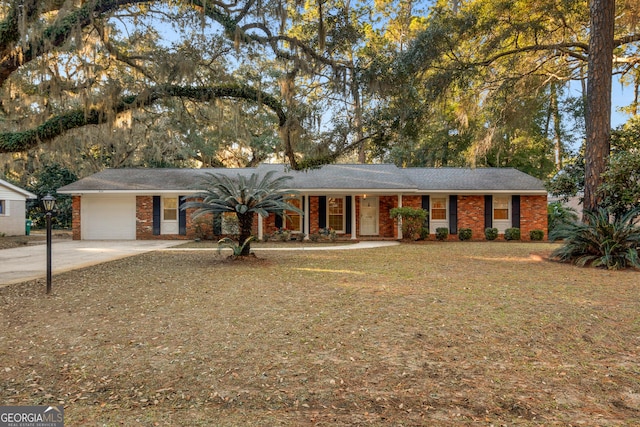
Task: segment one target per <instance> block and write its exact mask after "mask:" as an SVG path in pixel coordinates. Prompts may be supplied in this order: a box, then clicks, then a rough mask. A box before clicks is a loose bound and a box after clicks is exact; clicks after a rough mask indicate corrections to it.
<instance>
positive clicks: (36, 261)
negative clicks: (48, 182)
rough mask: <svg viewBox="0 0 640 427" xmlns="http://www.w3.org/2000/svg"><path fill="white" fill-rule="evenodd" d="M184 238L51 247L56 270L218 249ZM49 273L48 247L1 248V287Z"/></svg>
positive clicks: (61, 242)
mask: <svg viewBox="0 0 640 427" xmlns="http://www.w3.org/2000/svg"><path fill="white" fill-rule="evenodd" d="M183 243H185V241H184V240H123V241H119V240H95V241H87V240H58V241H56V240H54V242H53V245H52V247H51V267H52V270H53V271H52V273H53V274H58V273H62V272H65V271H69V270H74V269H78V268H83V267H88V266H91V265H96V264H101V263H103V262H107V261H112V260H115V259H120V258H125V257H128V256H133V255H138V254H142V253H145V252H151V251H157V250H174V251H202V250H205V251H217V250H218V249H217V248H207V249H198V248H172V246H176V245H181V244H183ZM397 244H398V242H395V241H384V242H374V241H365V242H359V243H353V244H345V245H334V246H316V245H312V244H309V245H308V246H307V245H304V246H297V247H291V248H251V249H252V251H254V250H255V251H258V252H259V251H290V250H304V251H319V250H323V251H326V250H353V249H367V248H374V247H382V246H393V245H397ZM46 275H47V247H46V245H45V244H42V245H29V246H22V247H19V248H13V249H3V250H0V286H3V285H9V284H11V283H18V282H25V281H27V280H33V279H39V278H41V277H42V278H43V277H45V276H46Z"/></svg>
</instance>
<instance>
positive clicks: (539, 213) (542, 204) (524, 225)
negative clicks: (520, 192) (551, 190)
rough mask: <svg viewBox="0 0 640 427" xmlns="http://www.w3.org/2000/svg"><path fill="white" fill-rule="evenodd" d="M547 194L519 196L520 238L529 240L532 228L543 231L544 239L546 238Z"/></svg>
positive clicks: (547, 225)
mask: <svg viewBox="0 0 640 427" xmlns="http://www.w3.org/2000/svg"><path fill="white" fill-rule="evenodd" d="M548 227H549V224H548V217H547V196H522V197H520V233H521V235H522V236H521V237H522V240H530V236H529V232H530V231H532V230H542V231H544V239H545V240H546V239H547V238H548V236H547V232H548Z"/></svg>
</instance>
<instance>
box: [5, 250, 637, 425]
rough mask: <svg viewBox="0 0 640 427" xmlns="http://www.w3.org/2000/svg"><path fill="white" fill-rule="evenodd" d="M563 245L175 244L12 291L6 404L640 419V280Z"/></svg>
mask: <svg viewBox="0 0 640 427" xmlns="http://www.w3.org/2000/svg"><path fill="white" fill-rule="evenodd" d="M553 247H555V246H553V245H551V244H548V243H515V242H477V243H476V242H447V243H439V242H429V243H424V244H403V245H400V246H394V247H388V248H378V249H367V250H354V251H276V252H260V253H259V254H258V258H257V259H251V260H247V261H239V262H229V261H227V260H226V258H224V257H223V256H218V255H217V253H216V251H195V252H194V251H188V252H184V251H182V252H181V251H161V252H154V253H149V254H144V255H140V256H136V257H132V258H127V259H122V260H119V261H114V262H111V263H107V264H103V265H99V266H94V267H90V268H87V269H84V270H78V271H73V272H68V273H64V274H61V275H57V276H54V280H53V295H52V296H51V297H46V296H45V295H44V283H43V281H42V280H40V281H31V282H26V283H22V284H17V285H11V286H8V287H5V288H2V289H0V301H1V304H2V314H1V317H0V321H1V322H2V323H1V326H0V384H2V387H0V402H2V403H3V404H4V405H30V404H46V405H48V404H64V405H65V421H66V424H65V425H69V426H79V425H91V426H97V425H100V426H121V425H126V426H211V425H216V426H237V425H259V426H275V425H290V426H301V425H319V426H353V425H367V426H369V425H374V426H387V425H394V426H396V425H425V426H460V425H473V426H490V425H495V426H499V425H510V426H511V425H525V426H527V425H531V426H534V425H540V426H552V425H558V426H567V425H599V426H608V425H616V426H618V425H637V424H638V423H640V356H639V353H640V321H639V319H640V317H639V316H638V313H640V298H639V297H638V295H640V292H639V291H640V275H639V274H638V272H630V271H626V272H610V271H606V270H595V269H581V268H577V267H573V266H570V265H565V264H559V263H553V262H548V261H546V260H545V256H546V255H548V253H549V252H550V251H551V249H552V248H553Z"/></svg>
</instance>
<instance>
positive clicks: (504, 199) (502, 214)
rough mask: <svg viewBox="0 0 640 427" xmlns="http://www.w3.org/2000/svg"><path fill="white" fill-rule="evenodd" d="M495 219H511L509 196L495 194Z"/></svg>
mask: <svg viewBox="0 0 640 427" xmlns="http://www.w3.org/2000/svg"><path fill="white" fill-rule="evenodd" d="M493 219H494V220H508V219H509V196H495V197H494V198H493Z"/></svg>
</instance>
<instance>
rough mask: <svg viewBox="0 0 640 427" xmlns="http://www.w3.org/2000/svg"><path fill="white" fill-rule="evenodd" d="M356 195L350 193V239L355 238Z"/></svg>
mask: <svg viewBox="0 0 640 427" xmlns="http://www.w3.org/2000/svg"><path fill="white" fill-rule="evenodd" d="M357 228H358V227H356V195H355V194H352V195H351V240H356V230H357Z"/></svg>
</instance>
